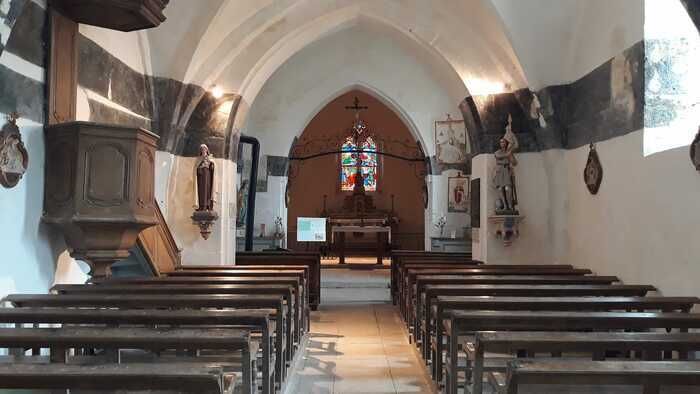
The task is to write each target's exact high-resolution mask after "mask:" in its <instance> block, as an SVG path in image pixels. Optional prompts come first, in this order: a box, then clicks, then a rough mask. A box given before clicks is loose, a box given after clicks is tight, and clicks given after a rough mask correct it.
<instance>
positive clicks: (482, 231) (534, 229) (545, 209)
mask: <svg viewBox="0 0 700 394" xmlns="http://www.w3.org/2000/svg"><path fill="white" fill-rule="evenodd" d="M517 158H518V166H517V167H516V185H517V188H518V200H519V205H518V210H519V211H520V214H521V215H522V216H525V218H524V219H523V221H522V222H521V223H520V236H519V237H518V238H517V239H515V240H514V241H513V243H512V245H510V246H508V247H506V246H504V245H503V240H502V239H500V238H496V236H495V235H494V228H495V226H493V225H492V224H491V223H490V222H489V216H493V215H494V214H495V202H496V196H497V191H496V189H495V188H494V187H493V180H492V177H493V176H492V175H493V170H494V167H495V164H496V161H495V159H494V156H493V155H492V154H481V155H478V156H476V157H474V159H473V160H472V177H473V178H480V179H481V222H480V225H481V226H480V228H479V230H478V236H476V237H475V239H474V240H473V242H472V251H473V253H474V258H475V259H477V260H483V261H485V262H488V263H489V264H516V263H517V264H552V263H555V262H557V256H556V255H555V251H556V248H555V247H554V245H555V243H556V242H557V241H556V239H557V238H558V235H559V234H560V233H561V232H562V231H563V230H564V229H563V228H561V224H560V223H559V221H557V220H555V218H558V217H561V216H562V215H564V213H565V212H564V211H563V210H561V204H560V203H558V202H555V201H554V199H553V198H552V191H551V190H552V189H553V188H555V187H556V185H551V184H550V180H551V175H550V174H548V171H547V166H549V165H550V164H551V162H549V161H548V160H547V161H546V160H545V157H544V154H543V153H521V154H518V155H517Z"/></svg>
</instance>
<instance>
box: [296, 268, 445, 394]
mask: <svg viewBox="0 0 700 394" xmlns="http://www.w3.org/2000/svg"><path fill="white" fill-rule="evenodd" d="M388 280H389V270H386V269H380V270H361V271H358V270H347V269H328V270H324V271H323V273H322V281H321V283H322V293H321V300H322V305H321V306H320V308H319V310H318V311H317V312H312V322H311V335H310V338H309V341H308V345H307V348H306V351H305V353H304V354H303V355H302V359H301V360H299V362H298V364H297V368H296V369H295V371H294V372H293V373H294V376H293V377H292V378H291V380H290V382H289V386H288V388H287V390H286V393H289V394H291V393H338V394H340V393H432V392H434V390H433V388H432V386H431V383H430V379H429V377H428V375H427V371H426V369H425V368H424V367H423V365H422V362H421V360H420V358H419V357H418V354H417V352H416V350H415V348H414V347H413V345H411V344H409V343H408V338H407V337H406V331H405V329H404V326H403V323H402V322H401V318H400V317H399V315H398V313H397V309H396V308H395V307H394V306H392V305H391V302H390V299H389V290H388V287H387V286H388Z"/></svg>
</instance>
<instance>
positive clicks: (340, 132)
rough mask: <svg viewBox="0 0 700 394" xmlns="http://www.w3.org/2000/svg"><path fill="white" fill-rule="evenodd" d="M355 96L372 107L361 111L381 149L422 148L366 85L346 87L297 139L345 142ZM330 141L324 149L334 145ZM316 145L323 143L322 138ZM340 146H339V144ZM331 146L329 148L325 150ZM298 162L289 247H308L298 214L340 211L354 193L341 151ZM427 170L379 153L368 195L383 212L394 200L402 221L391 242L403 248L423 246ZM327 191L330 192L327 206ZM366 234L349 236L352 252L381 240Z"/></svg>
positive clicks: (291, 191) (289, 219)
mask: <svg viewBox="0 0 700 394" xmlns="http://www.w3.org/2000/svg"><path fill="white" fill-rule="evenodd" d="M355 97H357V98H358V99H359V100H360V103H361V105H363V106H367V107H369V109H367V110H365V111H363V112H362V114H361V118H362V120H363V121H365V122H366V123H367V125H368V127H369V128H370V129H371V130H372V131H373V133H374V135H375V136H376V137H377V141H378V149H379V151H380V152H382V151H384V152H386V153H389V151H393V152H396V149H397V147H398V146H399V145H401V146H402V149H403V150H412V151H413V152H416V151H419V150H420V148H419V142H418V141H416V139H415V137H414V136H413V135H412V133H411V131H410V130H409V127H408V126H407V125H406V124H405V123H404V122H403V121H402V119H401V117H400V116H399V115H398V114H397V113H396V112H394V111H393V110H392V109H391V108H390V107H388V106H387V105H385V104H384V103H383V101H382V100H380V99H379V98H376V97H374V96H373V95H371V94H369V93H367V92H366V91H365V90H364V89H363V90H360V89H353V90H350V91H347V92H346V93H344V94H341V95H340V96H338V97H337V98H335V99H334V100H332V101H330V102H329V103H327V104H326V105H325V106H324V107H323V108H322V109H321V110H320V111H319V112H318V113H317V114H316V115H315V116H314V117H313V119H312V120H311V121H310V122H309V123H308V125H307V126H306V128H305V129H304V131H303V132H302V133H301V135H300V136H299V137H298V139H297V142H296V144H297V145H304V144H307V143H309V142H310V141H313V142H314V143H318V142H322V141H328V144H330V145H332V144H333V143H334V141H341V140H342V139H343V136H344V135H346V134H348V132H349V129H350V127H351V126H352V124H353V120H354V116H355V113H354V112H353V111H350V110H347V109H346V108H345V107H346V106H349V105H352V104H353V100H354V98H355ZM330 145H329V146H327V147H326V146H324V148H333V147H332V146H330ZM317 146H319V147H320V146H323V143H320V144H317ZM336 149H338V150H339V149H340V146H338V147H337V148H336ZM329 150H330V149H324V151H329ZM308 153H312V152H308ZM293 167H294V170H293V171H292V172H291V173H290V174H289V195H290V203H289V206H288V211H287V223H288V233H287V234H288V247H289V248H292V249H298V250H304V249H306V248H307V245H297V243H296V241H295V240H296V223H297V218H298V217H318V216H321V215H322V213H323V211H324V208H325V210H326V212H328V213H332V212H341V211H342V210H343V202H344V200H345V197H346V196H347V195H349V192H343V191H342V190H341V183H340V167H341V162H340V155H339V154H328V155H322V156H319V157H316V158H312V159H307V160H303V161H299V162H297V161H294V164H293ZM425 171H426V169H425V163H424V162H421V161H413V162H411V161H405V160H402V159H399V158H395V157H392V156H390V155H382V154H380V155H378V180H377V190H376V192H370V193H368V194H369V195H371V196H372V197H373V200H374V204H375V206H376V208H377V209H378V210H381V211H386V212H390V211H391V210H392V201H393V211H394V214H395V215H396V216H397V217H398V218H399V220H400V222H399V224H398V231H396V232H395V233H394V234H392V238H393V239H392V241H393V243H394V244H395V245H397V246H398V247H400V248H409V249H413V248H415V249H421V248H422V247H423V243H424V234H425V215H424V205H423V204H424V202H423V185H424V182H425ZM324 196H326V197H325V207H324ZM392 196H393V198H392ZM367 237H368V239H361V238H355V239H349V241H348V242H349V244H351V246H350V249H351V252H352V250H354V252H355V253H359V254H363V253H362V251H363V250H364V249H365V248H366V247H374V245H376V243H375V241H374V238H373V235H368V236H367ZM353 244H354V245H355V247H354V248H353V247H352V245H353ZM312 247H313V246H312Z"/></svg>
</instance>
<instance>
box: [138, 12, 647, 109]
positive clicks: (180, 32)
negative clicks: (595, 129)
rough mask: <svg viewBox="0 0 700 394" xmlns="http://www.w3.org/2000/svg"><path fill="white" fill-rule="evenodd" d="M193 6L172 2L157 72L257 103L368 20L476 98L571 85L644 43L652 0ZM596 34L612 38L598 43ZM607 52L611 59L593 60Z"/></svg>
mask: <svg viewBox="0 0 700 394" xmlns="http://www.w3.org/2000/svg"><path fill="white" fill-rule="evenodd" d="M192 5H193V4H192V2H190V1H187V0H176V1H172V2H171V3H170V5H169V6H168V8H167V9H166V14H167V16H168V21H166V23H165V24H164V25H162V26H161V27H160V28H158V29H154V30H151V31H150V32H149V33H148V34H149V38H150V40H151V51H152V56H153V70H154V73H156V74H157V75H160V76H167V77H171V78H175V79H179V80H183V81H185V82H194V83H197V84H200V85H203V86H207V85H211V84H214V83H217V84H220V85H222V86H224V87H225V88H226V89H227V90H229V91H233V92H238V93H242V95H243V96H244V98H246V99H248V100H251V101H252V99H254V97H255V96H256V94H257V92H258V91H259V90H260V88H261V86H262V85H263V84H264V82H265V81H266V80H267V78H269V76H270V75H271V74H272V73H273V72H274V71H275V70H276V69H277V68H278V67H279V66H280V65H281V64H283V63H284V62H285V61H286V60H287V59H288V58H289V57H291V56H292V55H293V54H294V53H296V52H298V51H300V50H301V49H303V48H304V47H306V46H308V45H309V44H311V43H313V42H315V41H317V40H319V39H321V38H323V37H324V36H327V35H329V34H332V33H334V32H337V31H338V30H342V29H344V28H346V27H348V26H352V25H354V24H356V23H357V21H358V20H360V19H363V18H365V19H367V18H369V19H372V20H373V21H375V22H376V23H380V24H383V25H385V26H387V27H388V28H391V29H394V30H396V31H397V32H398V33H400V37H402V38H403V39H404V40H407V41H412V42H414V43H415V44H416V45H420V46H423V47H426V48H427V49H428V50H429V51H430V52H432V54H433V56H435V57H436V58H440V59H442V61H444V62H445V63H446V64H448V65H449V66H450V67H451V68H452V69H453V70H454V72H455V73H457V74H458V75H459V77H460V78H461V80H462V81H463V83H464V85H465V87H466V88H467V89H468V90H469V91H472V93H475V94H479V93H483V92H486V93H488V92H489V91H490V90H493V89H496V88H498V87H499V86H505V88H506V89H507V88H511V89H517V88H521V87H525V86H533V87H534V88H540V87H542V86H545V85H550V84H556V83H562V82H568V81H570V80H572V79H575V78H577V77H579V76H580V75H576V74H580V72H581V71H584V72H587V71H590V70H585V69H586V68H587V67H588V68H590V67H595V66H596V65H598V64H600V63H601V62H602V61H605V60H607V58H608V57H609V56H610V54H608V53H607V52H609V51H607V50H605V49H606V48H605V47H606V46H615V47H617V46H620V47H622V48H616V51H619V50H620V49H624V48H625V47H627V46H630V45H632V44H633V43H634V42H636V41H638V40H639V39H640V38H641V12H642V0H631V1H630V0H586V1H579V0H557V1H556V2H553V1H551V0H529V1H526V2H525V1H513V0H444V1H440V2H435V1H424V0H404V1H394V0H336V1H327V0H198V1H197V6H196V7H192ZM601 18H602V19H601ZM630 21H637V22H636V23H629V22H630ZM592 22H596V23H592ZM592 24H593V25H594V26H591V25H592ZM591 35H594V36H593V37H592V36H591ZM595 36H598V37H606V40H604V42H602V43H600V44H599V43H597V42H596V43H594V44H592V43H591V41H592V40H591V38H595ZM610 37H612V38H610ZM598 46H602V47H603V48H602V49H600V50H599V52H601V53H603V54H602V55H600V56H598V57H603V59H597V58H596V53H590V52H591V51H593V52H595V51H596V47H598ZM591 47H593V48H591ZM582 54H586V55H590V56H586V57H585V58H583V57H584V56H582ZM581 69H583V70H581Z"/></svg>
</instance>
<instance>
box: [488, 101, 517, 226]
mask: <svg viewBox="0 0 700 394" xmlns="http://www.w3.org/2000/svg"><path fill="white" fill-rule="evenodd" d="M498 145H499V149H498V150H497V151H496V153H495V154H494V156H496V169H495V170H494V174H493V185H494V187H495V188H496V190H498V192H499V193H498V196H497V198H498V200H497V201H496V214H500V215H517V214H518V210H517V205H518V193H517V189H516V186H515V167H516V166H517V165H518V160H517V159H516V158H515V154H514V153H515V150H516V149H517V148H518V146H519V144H518V138H517V137H516V136H515V133H513V119H512V117H511V116H510V115H509V116H508V125H507V126H506V133H505V135H504V136H503V138H501V139H500V141H499V143H498Z"/></svg>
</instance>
